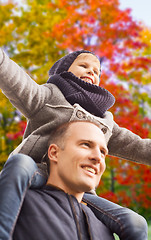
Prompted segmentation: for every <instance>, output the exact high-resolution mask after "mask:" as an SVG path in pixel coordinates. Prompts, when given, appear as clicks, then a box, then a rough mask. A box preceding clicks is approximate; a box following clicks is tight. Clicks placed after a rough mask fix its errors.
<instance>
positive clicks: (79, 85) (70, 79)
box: [47, 72, 115, 117]
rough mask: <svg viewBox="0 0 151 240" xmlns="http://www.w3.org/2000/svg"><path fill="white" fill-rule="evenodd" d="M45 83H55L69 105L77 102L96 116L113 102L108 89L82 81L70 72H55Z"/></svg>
mask: <svg viewBox="0 0 151 240" xmlns="http://www.w3.org/2000/svg"><path fill="white" fill-rule="evenodd" d="M47 83H53V84H55V85H56V86H57V87H58V88H59V89H60V91H61V92H62V93H63V95H64V96H65V98H66V100H67V101H68V102H69V103H70V104H71V105H74V104H75V103H78V104H79V105H80V106H81V107H83V108H84V109H85V110H86V111H88V112H89V113H91V114H93V115H95V116H98V117H103V115H104V113H105V112H106V111H107V110H108V109H109V108H110V107H112V106H113V104H114V102H115V98H114V96H113V95H112V94H111V93H110V92H109V91H107V90H106V89H104V88H102V87H99V86H96V85H93V84H91V83H87V82H84V81H83V80H81V79H80V78H78V77H76V76H75V75H74V74H73V73H71V72H62V73H60V74H55V75H53V76H51V77H50V78H49V80H48V82H47Z"/></svg>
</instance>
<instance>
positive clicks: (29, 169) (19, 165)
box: [4, 154, 37, 174]
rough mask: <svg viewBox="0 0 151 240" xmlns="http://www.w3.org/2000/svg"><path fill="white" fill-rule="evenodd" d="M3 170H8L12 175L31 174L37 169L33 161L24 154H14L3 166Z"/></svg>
mask: <svg viewBox="0 0 151 240" xmlns="http://www.w3.org/2000/svg"><path fill="white" fill-rule="evenodd" d="M4 169H5V170H8V171H9V170H10V171H11V172H12V173H13V172H14V173H15V172H16V173H18V174H19V173H22V172H24V173H25V174H26V173H27V174H32V173H33V172H34V171H36V169H37V165H36V163H35V162H34V161H33V159H32V158H31V157H29V156H27V155H24V154H15V155H13V156H11V157H10V158H8V160H7V161H6V163H5V165H4Z"/></svg>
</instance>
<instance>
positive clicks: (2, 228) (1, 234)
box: [0, 154, 46, 240]
mask: <svg viewBox="0 0 151 240" xmlns="http://www.w3.org/2000/svg"><path fill="white" fill-rule="evenodd" d="M45 182H46V178H45V177H43V176H42V175H40V173H39V169H38V167H37V165H36V163H35V162H34V161H33V160H32V159H31V158H30V157H29V156H27V155H23V154H17V155H14V156H12V157H10V158H9V159H8V160H7V162H6V163H5V165H4V168H3V170H2V172H1V173H0V239H3V240H6V239H7V240H8V239H11V236H12V233H13V230H14V225H15V223H16V220H17V217H18V214H19V211H20V208H21V205H22V202H23V199H24V196H25V193H26V190H27V189H28V188H29V187H30V186H33V187H41V186H42V185H43V184H44V183H45Z"/></svg>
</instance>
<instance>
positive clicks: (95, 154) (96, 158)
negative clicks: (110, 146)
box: [91, 149, 104, 163]
mask: <svg viewBox="0 0 151 240" xmlns="http://www.w3.org/2000/svg"><path fill="white" fill-rule="evenodd" d="M91 161H93V162H95V163H101V162H102V161H104V158H103V156H102V153H101V151H100V149H94V150H93V151H92V153H91Z"/></svg>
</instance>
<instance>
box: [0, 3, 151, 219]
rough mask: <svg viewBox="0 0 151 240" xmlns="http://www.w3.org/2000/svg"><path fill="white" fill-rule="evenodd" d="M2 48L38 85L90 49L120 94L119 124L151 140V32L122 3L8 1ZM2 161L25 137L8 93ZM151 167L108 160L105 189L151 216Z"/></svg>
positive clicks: (0, 108) (1, 120) (1, 24)
mask: <svg viewBox="0 0 151 240" xmlns="http://www.w3.org/2000/svg"><path fill="white" fill-rule="evenodd" d="M0 13H1V14H0V46H1V47H2V48H3V49H4V50H5V52H6V53H7V54H8V55H9V57H10V58H12V59H13V60H14V61H15V62H16V63H17V64H19V65H20V66H21V67H22V68H23V69H24V70H25V71H26V72H27V73H28V74H29V75H30V76H31V77H32V78H33V79H34V80H35V81H36V82H38V83H39V84H42V83H45V82H46V81H47V79H48V70H49V68H50V67H51V66H52V64H53V63H54V62H55V61H56V60H58V59H59V58H60V57H62V56H64V55H65V54H67V53H69V52H70V51H74V50H79V49H87V50H90V51H93V52H94V53H95V54H96V55H97V56H98V57H100V59H102V57H103V61H102V75H101V82H100V86H102V87H105V88H106V89H108V90H109V91H110V92H111V93H112V94H113V95H114V96H115V98H116V103H115V105H114V106H113V107H112V108H111V112H112V113H113V115H114V118H115V121H116V122H117V123H118V124H119V125H120V126H122V127H126V128H128V129H130V130H131V131H133V132H134V133H136V134H138V135H140V136H141V137H142V138H151V98H150V93H151V57H150V56H151V41H150V39H151V29H149V28H147V27H146V26H144V25H143V24H142V23H140V22H137V21H134V20H133V18H132V16H131V11H130V10H129V9H126V10H121V9H120V4H119V1H118V0H110V1H108V0H101V1H100V0H95V1H93V0H80V1H79V0H72V1H69V0H53V1H50V0H43V1H41V0H24V1H23V0H21V1H20V2H19V3H17V2H16V1H15V0H14V1H13V0H12V1H10V0H9V1H4V2H3V1H1V2H0ZM0 99H1V101H0V166H1V167H2V166H3V164H4V162H5V161H6V160H7V158H8V155H9V153H10V152H11V151H12V150H13V149H14V148H15V147H16V146H17V145H18V144H19V143H20V142H21V140H22V136H23V132H24V129H25V126H26V120H25V118H24V117H23V116H22V115H21V114H20V113H19V112H18V111H17V110H16V109H15V108H14V107H13V106H12V105H11V104H10V103H9V101H8V100H7V99H6V97H5V96H4V95H3V94H2V92H0ZM150 187H151V167H149V166H145V165H141V164H135V163H131V162H129V161H125V160H122V159H118V158H115V157H107V170H106V172H105V174H104V176H103V178H102V181H101V183H100V186H99V187H98V190H97V192H98V194H99V195H100V196H103V197H106V198H107V199H109V200H111V201H114V202H117V203H119V204H122V205H123V206H127V207H130V208H132V209H134V210H135V211H137V212H138V213H140V214H142V215H144V216H145V217H146V218H147V219H150V216H151V209H150V204H151V191H150Z"/></svg>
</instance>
